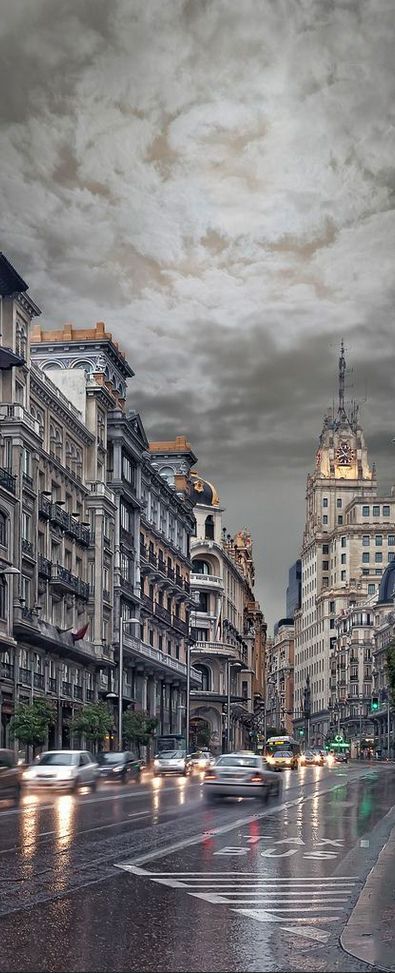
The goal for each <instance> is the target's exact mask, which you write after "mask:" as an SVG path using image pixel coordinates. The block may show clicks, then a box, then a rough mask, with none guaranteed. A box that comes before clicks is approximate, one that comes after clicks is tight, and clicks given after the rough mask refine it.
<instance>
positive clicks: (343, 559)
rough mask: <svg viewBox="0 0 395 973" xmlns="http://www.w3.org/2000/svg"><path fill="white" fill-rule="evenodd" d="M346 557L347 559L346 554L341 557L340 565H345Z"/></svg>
mask: <svg viewBox="0 0 395 973" xmlns="http://www.w3.org/2000/svg"><path fill="white" fill-rule="evenodd" d="M346 557H347V555H346V554H342V556H341V563H342V564H345V563H346Z"/></svg>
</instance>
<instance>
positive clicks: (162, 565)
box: [158, 557, 167, 575]
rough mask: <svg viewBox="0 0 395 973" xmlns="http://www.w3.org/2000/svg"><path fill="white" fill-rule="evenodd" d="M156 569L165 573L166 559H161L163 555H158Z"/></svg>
mask: <svg viewBox="0 0 395 973" xmlns="http://www.w3.org/2000/svg"><path fill="white" fill-rule="evenodd" d="M158 571H160V572H161V574H166V575H167V568H166V561H164V560H163V557H158Z"/></svg>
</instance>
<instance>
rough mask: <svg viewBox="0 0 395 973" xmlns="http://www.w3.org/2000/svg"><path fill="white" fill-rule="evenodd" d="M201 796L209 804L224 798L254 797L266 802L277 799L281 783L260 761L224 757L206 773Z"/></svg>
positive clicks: (240, 755)
mask: <svg viewBox="0 0 395 973" xmlns="http://www.w3.org/2000/svg"><path fill="white" fill-rule="evenodd" d="M203 793H204V796H205V798H206V801H208V802H210V803H213V802H214V801H217V800H218V799H220V798H223V797H257V798H259V799H260V800H262V801H267V800H268V799H269V796H270V795H271V794H273V795H275V796H278V794H279V793H280V783H279V780H278V777H277V775H276V774H275V773H273V771H272V770H269V769H268V767H267V764H266V762H265V760H263V759H262V757H259V756H257V755H256V754H244V753H227V754H223V755H222V757H218V760H217V761H216V762H215V764H214V766H213V767H210V768H209V769H208V770H206V773H205V775H204V780H203Z"/></svg>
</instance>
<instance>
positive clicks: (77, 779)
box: [22, 750, 99, 793]
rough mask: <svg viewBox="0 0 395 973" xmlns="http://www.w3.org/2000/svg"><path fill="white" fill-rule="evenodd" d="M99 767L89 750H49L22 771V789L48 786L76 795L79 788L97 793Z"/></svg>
mask: <svg viewBox="0 0 395 973" xmlns="http://www.w3.org/2000/svg"><path fill="white" fill-rule="evenodd" d="M98 773H99V767H98V764H97V763H96V761H95V760H94V758H93V757H92V754H91V753H89V751H88V750H48V751H47V753H42V754H41V756H40V757H39V760H38V762H37V763H35V764H33V765H32V766H31V767H28V768H27V770H25V771H24V772H23V777H22V779H23V786H24V787H26V788H29V789H33V788H36V789H37V790H38V789H41V788H43V787H48V788H51V789H53V790H65V791H71V792H72V793H75V791H77V790H78V788H79V787H82V786H85V787H90V788H91V790H92V791H95V790H96V783H97V777H98Z"/></svg>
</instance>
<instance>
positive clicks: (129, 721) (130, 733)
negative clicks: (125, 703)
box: [123, 710, 158, 753]
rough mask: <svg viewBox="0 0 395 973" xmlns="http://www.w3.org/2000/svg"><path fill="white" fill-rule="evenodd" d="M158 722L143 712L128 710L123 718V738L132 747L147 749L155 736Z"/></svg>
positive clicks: (138, 749)
mask: <svg viewBox="0 0 395 973" xmlns="http://www.w3.org/2000/svg"><path fill="white" fill-rule="evenodd" d="M157 725H158V720H157V719H155V718H154V717H152V716H149V715H148V713H145V712H143V711H142V710H137V711H134V710H127V711H126V713H124V716H123V738H124V740H125V741H126V743H128V744H129V745H130V746H132V747H135V748H137V751H138V753H140V747H147V746H148V744H149V742H150V739H151V737H152V736H153V734H154V732H155V730H156V727H157Z"/></svg>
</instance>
